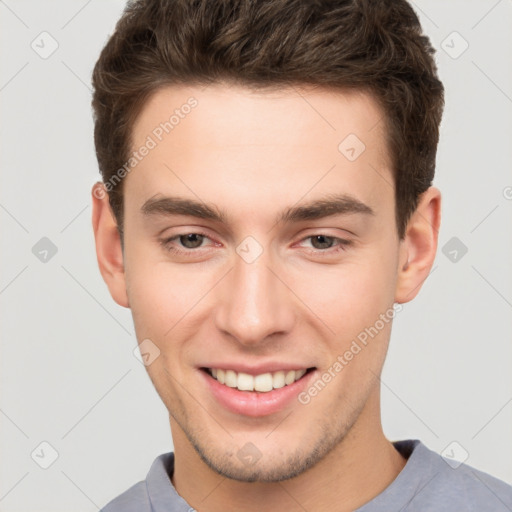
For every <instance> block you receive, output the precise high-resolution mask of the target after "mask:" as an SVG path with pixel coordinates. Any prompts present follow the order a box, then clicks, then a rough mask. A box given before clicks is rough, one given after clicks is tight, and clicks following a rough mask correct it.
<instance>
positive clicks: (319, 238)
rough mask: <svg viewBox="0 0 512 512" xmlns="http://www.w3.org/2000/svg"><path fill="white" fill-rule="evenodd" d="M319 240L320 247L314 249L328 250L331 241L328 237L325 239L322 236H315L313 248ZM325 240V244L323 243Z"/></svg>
mask: <svg viewBox="0 0 512 512" xmlns="http://www.w3.org/2000/svg"><path fill="white" fill-rule="evenodd" d="M316 240H319V241H320V245H321V247H316V248H317V249H328V248H329V247H330V246H331V243H330V242H332V240H330V237H326V236H324V235H316V236H314V237H313V246H315V241H316ZM325 240H327V242H326V241H325Z"/></svg>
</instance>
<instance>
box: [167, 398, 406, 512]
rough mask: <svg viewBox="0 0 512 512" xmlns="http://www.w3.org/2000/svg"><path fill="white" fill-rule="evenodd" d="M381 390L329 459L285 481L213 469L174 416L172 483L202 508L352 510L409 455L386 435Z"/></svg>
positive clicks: (380, 487)
mask: <svg viewBox="0 0 512 512" xmlns="http://www.w3.org/2000/svg"><path fill="white" fill-rule="evenodd" d="M379 402H380V400H379V394H378V392H377V393H374V394H373V395H372V397H371V398H370V399H369V400H368V402H367V403H366V405H365V408H364V409H363V411H362V412H361V414H360V416H359V418H358V420H357V421H356V423H355V424H354V426H353V427H352V428H351V430H350V431H349V432H348V433H347V435H346V436H345V437H344V438H343V440H342V441H341V442H340V443H339V444H338V445H337V446H336V447H335V449H333V450H332V451H331V452H330V453H329V454H328V455H327V456H326V457H324V458H323V459H322V460H321V461H320V462H318V463H317V464H316V465H315V466H314V467H312V468H310V469H309V470H307V471H306V472H304V473H302V474H301V475H299V476H297V477H295V478H292V479H289V480H285V481H282V482H275V483H274V482H272V483H268V482H252V483H247V482H238V481H236V480H231V479H228V478H225V477H223V476H221V475H219V474H217V473H216V472H214V471H213V470H212V469H210V468H209V467H208V466H207V465H206V464H205V463H204V462H203V461H202V460H201V458H200V457H199V455H198V454H197V452H196V451H195V449H194V448H193V446H192V445H191V444H190V442H189V441H188V439H187V437H186V436H185V434H184V432H183V430H182V429H181V428H180V427H179V426H178V425H177V424H176V422H175V421H174V420H173V419H171V429H172V436H173V440H174V447H175V449H174V453H175V467H174V474H173V477H172V483H173V485H174V487H175V488H176V491H177V492H178V494H179V495H180V496H182V497H183V499H185V501H187V503H188V504H190V505H191V506H193V507H194V508H195V509H197V510H201V512H203V511H204V512H224V511H225V510H226V504H229V508H230V509H232V510H244V511H247V512H253V511H254V512H257V511H261V510H262V508H264V509H265V510H279V509H280V508H284V509H286V510H290V511H295V510H297V511H301V512H303V511H304V510H307V511H308V512H317V511H318V512H319V511H322V512H331V511H333V512H334V511H336V512H345V511H346V512H349V511H353V510H354V509H356V508H358V507H360V506H362V505H364V504H365V503H367V502H368V501H371V500H372V499H373V498H374V497H375V496H377V495H378V494H380V493H381V492H382V491H383V490H384V489H385V488H386V487H388V486H389V485H390V484H391V482H392V481H393V480H394V479H395V478H396V477H397V476H398V474H399V473H400V471H401V470H402V469H403V467H404V466H405V463H406V459H404V458H403V457H402V455H400V453H399V452H398V451H397V450H396V449H395V448H394V446H393V445H392V444H391V443H390V442H389V441H388V440H387V439H386V438H385V436H384V433H383V431H382V426H381V422H380V403H379Z"/></svg>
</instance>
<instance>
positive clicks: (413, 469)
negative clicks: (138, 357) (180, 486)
mask: <svg viewBox="0 0 512 512" xmlns="http://www.w3.org/2000/svg"><path fill="white" fill-rule="evenodd" d="M393 445H394V446H395V448H396V449H397V450H398V451H399V452H400V453H401V454H402V455H403V456H404V457H405V458H406V459H407V463H406V465H405V467H404V468H403V469H402V471H401V472H400V473H399V474H398V476H397V477H396V478H395V480H394V481H393V482H392V483H391V484H390V485H389V486H388V487H387V488H386V489H384V491H382V492H381V493H380V494H379V495H378V496H376V497H375V498H373V499H372V500H371V501H369V502H368V503H366V504H365V505H363V506H362V507H360V508H358V509H357V510H356V511H354V512H395V511H396V512H398V511H400V512H413V511H421V512H444V511H446V512H448V511H449V512H483V511H485V512H512V486H510V485H508V484H506V483H505V482H502V481H501V480H498V479H497V478H494V477H492V476H490V475H488V474H487V473H483V472H482V471H478V470H476V469H474V468H472V467H471V466H468V465H467V464H461V465H460V466H458V467H456V468H454V467H452V466H455V464H453V461H450V462H452V465H449V464H448V462H447V461H446V460H445V459H443V457H441V455H439V454H438V453H436V452H434V451H432V450H430V449H429V448H427V447H426V446H425V445H424V444H423V443H422V442H421V441H419V440H418V439H408V440H404V441H395V442H394V443H393ZM173 470H174V453H173V452H169V453H164V454H162V455H160V456H158V457H157V458H156V459H155V461H154V462H153V464H152V466H151V469H150V470H149V473H148V475H147V477H146V480H143V481H141V482H139V483H137V484H135V485H133V486H132V487H130V488H129V489H128V490H127V491H125V492H124V493H123V494H121V495H120V496H118V497H117V498H115V499H114V500H112V501H111V502H109V503H108V504H107V505H106V506H105V507H104V508H103V509H102V510H101V511H100V512H191V511H193V510H194V509H193V508H192V507H191V506H190V505H189V504H188V503H187V502H186V501H185V500H184V499H183V498H182V497H181V496H180V495H179V494H178V493H177V492H176V489H175V488H174V486H173V485H172V482H171V479H170V475H172V473H173ZM262 510H263V509H262Z"/></svg>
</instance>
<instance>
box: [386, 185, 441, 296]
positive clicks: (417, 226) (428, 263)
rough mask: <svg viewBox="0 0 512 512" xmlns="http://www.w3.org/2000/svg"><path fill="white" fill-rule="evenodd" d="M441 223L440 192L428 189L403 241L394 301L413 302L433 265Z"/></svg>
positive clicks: (420, 201)
mask: <svg viewBox="0 0 512 512" xmlns="http://www.w3.org/2000/svg"><path fill="white" fill-rule="evenodd" d="M440 224H441V192H440V191H439V190H438V189H437V188H435V187H430V188H428V189H427V190H426V191H425V192H424V193H423V194H421V196H420V198H419V201H418V206H417V208H416V210H415V212H414V213H413V214H412V215H411V218H410V219H409V222H408V223H407V228H406V232H405V236H404V239H403V240H401V241H400V252H399V261H398V262H399V265H398V272H397V284H396V291H395V302H398V303H400V304H401V303H404V302H409V301H410V300H412V299H414V297H416V295H417V294H418V292H419V291H420V289H421V286H422V284H423V282H424V281H425V279H426V278H427V277H428V275H429V272H430V269H431V268H432V265H433V263H434V259H435V256H436V251H437V239H438V234H439V226H440Z"/></svg>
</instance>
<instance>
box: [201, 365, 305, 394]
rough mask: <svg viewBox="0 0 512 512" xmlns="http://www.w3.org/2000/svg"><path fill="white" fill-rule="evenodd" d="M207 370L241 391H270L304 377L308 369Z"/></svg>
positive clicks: (225, 383)
mask: <svg viewBox="0 0 512 512" xmlns="http://www.w3.org/2000/svg"><path fill="white" fill-rule="evenodd" d="M206 371H207V372H208V373H209V374H210V375H211V376H212V377H213V378H214V379H216V380H217V381H218V382H220V383H221V384H224V385H225V386H228V387H230V388H237V389H238V390H240V391H259V392H260V393H268V392H269V391H272V390H273V389H280V388H283V387H285V386H288V385H290V384H293V383H294V382H295V381H297V380H299V379H300V378H302V377H303V376H304V375H305V374H306V372H307V371H308V370H307V369H304V368H303V369H299V370H286V371H285V370H279V371H277V372H272V373H270V372H267V373H261V374H260V375H250V374H248V373H243V372H235V371H233V370H223V369H221V368H206Z"/></svg>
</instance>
